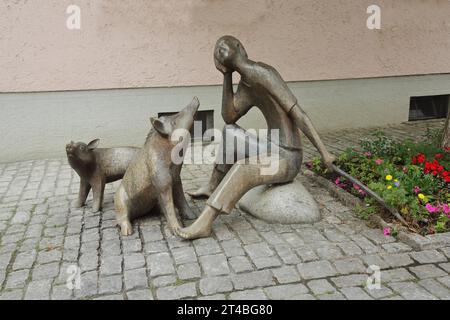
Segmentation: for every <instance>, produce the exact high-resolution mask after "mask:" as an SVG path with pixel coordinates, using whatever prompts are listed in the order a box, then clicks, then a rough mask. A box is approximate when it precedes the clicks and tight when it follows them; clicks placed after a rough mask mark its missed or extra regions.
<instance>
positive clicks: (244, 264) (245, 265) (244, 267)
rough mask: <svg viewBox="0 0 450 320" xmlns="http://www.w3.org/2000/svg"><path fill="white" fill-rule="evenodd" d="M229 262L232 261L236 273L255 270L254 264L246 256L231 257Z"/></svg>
mask: <svg viewBox="0 0 450 320" xmlns="http://www.w3.org/2000/svg"><path fill="white" fill-rule="evenodd" d="M228 262H229V263H230V265H231V268H232V269H233V270H234V272H236V273H242V272H246V271H252V270H253V266H252V264H251V262H250V260H249V259H248V258H247V257H244V256H237V257H231V258H229V259H228Z"/></svg>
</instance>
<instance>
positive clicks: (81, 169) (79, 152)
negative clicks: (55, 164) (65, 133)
mask: <svg viewBox="0 0 450 320" xmlns="http://www.w3.org/2000/svg"><path fill="white" fill-rule="evenodd" d="M99 142H100V140H99V139H95V140H92V141H91V142H89V143H88V144H86V143H84V142H73V141H71V142H70V143H68V144H67V145H66V153H67V159H68V161H69V164H70V166H71V167H72V169H74V170H75V171H76V173H78V175H79V176H80V192H79V194H78V201H77V206H78V207H82V206H84V204H85V202H86V198H87V196H88V194H89V191H90V190H91V188H92V192H93V195H94V204H93V206H92V210H93V211H94V212H97V211H99V210H100V209H101V207H102V203H103V193H104V191H105V184H106V183H109V182H113V181H116V180H119V179H122V177H123V175H124V174H125V171H126V170H127V167H128V165H129V164H130V162H131V160H132V159H133V157H134V156H135V155H136V153H137V151H138V150H139V148H134V147H120V148H97V147H98V144H99Z"/></svg>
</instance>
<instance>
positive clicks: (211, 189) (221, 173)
mask: <svg viewBox="0 0 450 320" xmlns="http://www.w3.org/2000/svg"><path fill="white" fill-rule="evenodd" d="M214 62H215V65H216V68H217V69H218V70H219V71H220V72H222V73H223V75H224V81H223V97H222V116H223V119H224V121H225V123H226V126H225V128H224V133H223V139H222V144H221V148H222V149H224V148H225V145H226V141H227V139H233V140H234V139H237V140H240V141H247V142H246V143H247V144H248V145H249V147H250V148H246V150H247V149H250V150H255V144H257V147H261V148H260V149H262V150H269V149H274V148H275V149H278V150H279V160H278V161H279V162H278V163H277V165H278V170H277V172H276V173H274V174H271V175H261V174H260V169H261V162H264V160H267V158H268V156H267V154H264V153H259V152H258V151H257V152H256V153H253V154H252V153H249V152H247V151H245V152H239V150H238V151H237V152H236V154H235V158H236V160H237V161H236V162H235V163H234V164H226V163H223V158H222V159H220V158H219V157H223V155H224V152H222V153H219V157H218V158H217V159H216V163H215V166H214V169H213V172H212V175H211V178H210V181H209V183H208V184H207V185H206V186H205V187H202V188H200V189H199V190H198V191H197V192H194V193H191V196H193V197H201V196H207V197H209V198H208V200H207V204H206V207H205V208H204V210H203V212H202V213H201V215H200V217H199V218H198V219H197V220H196V221H195V222H194V223H193V224H191V225H190V226H189V227H186V228H176V230H175V231H176V233H177V234H178V235H179V236H180V237H182V238H184V239H195V238H201V237H206V236H209V235H210V234H211V231H212V224H213V221H214V220H215V218H216V217H217V216H218V214H219V213H221V212H224V213H230V212H231V210H232V209H233V207H234V205H235V204H236V202H237V201H238V200H239V199H240V198H241V197H242V196H243V195H244V194H245V193H246V192H247V191H248V190H250V189H252V188H253V187H256V186H258V185H262V184H271V183H285V182H290V181H292V180H293V179H294V178H295V177H296V176H297V174H298V172H299V170H300V166H301V163H302V158H303V152H302V145H301V140H300V132H299V130H301V131H302V132H303V133H304V134H305V135H306V136H307V137H308V139H309V140H311V142H312V143H313V145H314V146H315V147H316V148H317V149H318V151H319V152H320V154H321V156H322V159H323V161H324V163H325V164H326V165H327V167H329V168H330V169H331V168H332V164H333V162H334V160H335V158H334V156H333V155H331V154H330V153H329V152H328V151H327V149H326V148H325V145H324V144H323V142H322V141H321V139H320V137H319V135H318V133H317V131H316V130H315V128H314V126H313V124H312V122H311V120H310V119H309V117H308V116H307V115H306V113H305V112H304V111H303V110H302V109H301V108H300V106H299V105H298V104H297V99H296V97H295V96H294V95H293V94H292V92H291V91H290V89H289V88H288V86H287V85H286V83H285V82H284V80H283V79H282V78H281V76H280V74H279V73H278V72H277V71H276V70H275V69H274V68H273V67H271V66H269V65H267V64H264V63H261V62H254V61H252V60H250V59H249V58H248V56H247V53H246V51H245V49H244V47H243V45H242V44H241V42H240V41H239V40H238V39H236V38H234V37H232V36H223V37H221V38H220V39H219V40H218V41H217V43H216V46H215V49H214ZM233 72H238V73H239V74H240V76H241V80H240V82H239V85H238V88H237V91H236V92H234V91H233V87H232V73H233ZM253 106H256V107H258V108H259V109H260V110H261V112H262V113H263V115H264V117H265V119H266V121H267V125H268V129H269V130H273V129H278V130H279V141H270V140H268V142H264V141H263V142H260V141H258V140H257V139H254V137H252V135H251V134H249V133H247V132H246V131H245V130H244V129H242V128H240V127H239V126H237V125H236V124H235V123H236V121H237V120H238V119H239V118H241V117H242V116H244V115H245V114H246V113H247V112H248V110H249V109H250V108H252V107H253ZM261 143H262V144H264V145H261ZM256 149H258V148H256ZM255 157H257V159H256V161H255V159H254V158H255ZM248 160H253V161H251V164H249V163H248V162H249V161H248Z"/></svg>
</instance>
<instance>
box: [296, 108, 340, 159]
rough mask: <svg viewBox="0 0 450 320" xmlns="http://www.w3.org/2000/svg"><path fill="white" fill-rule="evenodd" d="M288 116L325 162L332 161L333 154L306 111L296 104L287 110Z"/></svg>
mask: <svg viewBox="0 0 450 320" xmlns="http://www.w3.org/2000/svg"><path fill="white" fill-rule="evenodd" d="M289 117H290V118H291V119H292V120H293V121H294V123H295V125H296V126H297V127H298V128H300V130H301V131H302V132H303V133H304V134H305V136H306V137H307V138H308V139H309V140H310V141H311V143H312V144H313V145H314V147H316V149H317V150H318V151H319V153H320V155H321V156H322V159H323V160H324V162H325V163H327V164H330V163H328V162H333V161H334V156H333V155H331V154H330V153H329V152H328V150H327V148H326V147H325V144H324V143H323V142H322V139H320V136H319V134H318V133H317V130H316V128H315V127H314V125H313V123H312V121H311V119H310V118H309V117H308V115H307V114H306V112H304V111H303V110H302V109H301V108H300V107H299V106H298V105H297V104H296V105H294V106H293V107H292V108H291V110H290V111H289Z"/></svg>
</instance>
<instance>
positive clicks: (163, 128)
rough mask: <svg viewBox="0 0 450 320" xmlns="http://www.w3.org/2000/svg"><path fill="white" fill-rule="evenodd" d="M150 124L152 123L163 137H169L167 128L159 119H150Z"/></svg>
mask: <svg viewBox="0 0 450 320" xmlns="http://www.w3.org/2000/svg"><path fill="white" fill-rule="evenodd" d="M150 122H151V123H152V126H153V128H155V130H156V131H158V132H159V133H160V134H161V135H163V136H168V135H169V133H168V132H167V129H166V126H165V125H164V122H162V121H161V120H159V119H158V118H150Z"/></svg>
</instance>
